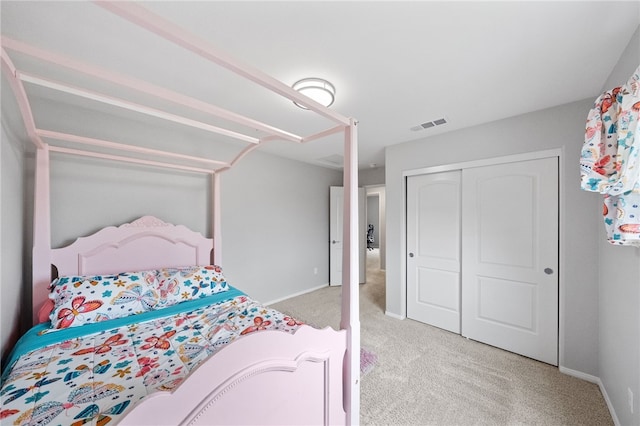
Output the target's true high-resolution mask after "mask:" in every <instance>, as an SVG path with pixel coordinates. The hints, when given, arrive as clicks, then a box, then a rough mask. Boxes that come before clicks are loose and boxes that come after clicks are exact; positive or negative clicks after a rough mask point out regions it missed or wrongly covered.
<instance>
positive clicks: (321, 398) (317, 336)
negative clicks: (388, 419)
mask: <svg viewBox="0 0 640 426" xmlns="http://www.w3.org/2000/svg"><path fill="white" fill-rule="evenodd" d="M345 350H346V332H345V331H344V330H340V331H335V330H333V329H331V328H325V329H323V330H317V329H314V328H312V327H309V326H303V327H301V328H300V329H299V330H298V331H297V332H296V333H295V334H293V335H292V334H288V333H283V332H280V331H264V332H259V333H254V334H252V335H248V336H244V337H242V338H240V339H238V340H236V341H235V342H233V343H231V344H230V345H228V346H227V347H225V348H224V349H222V350H221V351H220V352H218V353H217V354H216V355H214V356H213V357H212V358H211V359H209V360H208V361H206V362H205V363H203V364H202V365H201V366H200V367H198V368H197V369H196V370H195V371H194V372H193V373H192V374H191V375H190V376H189V377H188V378H187V379H186V380H185V381H184V382H183V383H182V384H181V385H180V386H179V387H178V388H177V389H175V390H174V391H173V392H171V393H170V392H157V393H154V394H152V395H149V396H148V397H146V398H144V399H143V400H141V401H140V402H139V403H138V404H137V405H136V406H135V407H134V408H133V410H132V411H130V412H129V414H128V415H127V416H126V417H124V418H123V419H122V421H121V422H120V424H121V425H136V426H137V425H258V424H259V425H316V424H317V425H320V424H322V425H328V424H332V425H333V424H346V413H345V410H344V408H343V380H342V375H343V362H344V359H345Z"/></svg>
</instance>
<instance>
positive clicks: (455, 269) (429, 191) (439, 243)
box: [407, 170, 461, 333]
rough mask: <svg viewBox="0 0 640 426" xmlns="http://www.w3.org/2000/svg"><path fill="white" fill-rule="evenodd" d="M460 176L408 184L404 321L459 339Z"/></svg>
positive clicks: (434, 176)
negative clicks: (428, 326) (421, 324)
mask: <svg viewBox="0 0 640 426" xmlns="http://www.w3.org/2000/svg"><path fill="white" fill-rule="evenodd" d="M460 176H461V173H460V171H459V170H457V171H452V172H445V173H433V174H428V175H420V176H411V177H408V178H407V317H409V318H411V319H415V320H417V321H421V322H424V323H426V324H430V325H434V326H436V327H440V328H443V329H445V330H449V331H452V332H454V333H460V263H461V262H460V216H461V212H460Z"/></svg>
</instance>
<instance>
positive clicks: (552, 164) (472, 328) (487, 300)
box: [462, 158, 558, 365]
mask: <svg viewBox="0 0 640 426" xmlns="http://www.w3.org/2000/svg"><path fill="white" fill-rule="evenodd" d="M462 180H463V185H462V205H463V210H462V229H463V233H462V335H463V336H465V337H468V338H470V339H474V340H478V341H481V342H484V343H488V344H490V345H493V346H497V347H499V348H503V349H506V350H509V351H512V352H516V353H519V354H522V355H525V356H528V357H530V358H534V359H537V360H540V361H544V362H547V363H549V364H553V365H557V364H558V347H557V344H558V274H557V270H558V161H557V158H543V159H539V160H531V161H522V162H517V163H507V164H499V165H493V166H488V167H478V168H470V169H464V170H463V171H462Z"/></svg>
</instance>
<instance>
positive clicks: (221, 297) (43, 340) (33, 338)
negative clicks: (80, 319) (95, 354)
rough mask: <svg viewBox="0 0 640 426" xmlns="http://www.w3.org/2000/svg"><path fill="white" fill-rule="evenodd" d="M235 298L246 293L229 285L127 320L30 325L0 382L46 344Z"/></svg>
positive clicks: (9, 360)
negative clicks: (59, 326) (20, 360)
mask: <svg viewBox="0 0 640 426" xmlns="http://www.w3.org/2000/svg"><path fill="white" fill-rule="evenodd" d="M238 296H246V294H245V293H243V292H242V291H240V290H238V289H237V288H234V287H231V286H229V290H228V291H223V292H220V293H216V294H213V295H211V296H207V297H201V298H198V299H195V300H189V301H187V302H181V303H177V304H175V305H172V306H168V307H166V308H162V309H158V310H156V311H148V312H143V313H141V314H137V315H131V316H128V317H123V318H116V319H112V320H108V321H102V322H96V323H93V324H86V325H83V326H80V327H71V328H65V329H62V330H58V331H52V332H50V333H46V334H42V335H38V333H40V332H42V331H43V330H46V329H48V328H50V327H51V322H50V321H47V322H43V323H41V324H38V325H35V326H33V327H32V328H31V329H30V330H29V331H27V332H26V333H25V334H24V335H23V336H22V337H21V338H20V339H19V340H18V342H17V343H16V345H15V347H14V348H13V350H12V351H11V354H10V355H9V358H7V362H6V363H5V365H4V366H3V372H2V382H4V379H5V375H6V373H7V372H8V371H10V370H11V368H10V366H13V363H14V362H15V361H16V360H17V359H18V358H20V357H21V356H22V355H24V354H25V353H27V352H31V351H34V350H36V349H40V348H43V347H45V346H49V345H55V344H56V343H60V342H64V341H65V340H70V339H75V338H78V337H82V336H85V335H89V334H94V333H99V332H101V331H105V330H111V329H115V328H120V327H123V326H127V325H130V324H135V323H141V322H146V321H151V320H154V319H158V318H163V317H169V316H172V315H176V314H179V313H182V312H191V311H195V310H196V309H200V308H203V307H205V306H209V305H214V304H216V303H220V302H226V301H227V300H231V299H233V298H235V297H238Z"/></svg>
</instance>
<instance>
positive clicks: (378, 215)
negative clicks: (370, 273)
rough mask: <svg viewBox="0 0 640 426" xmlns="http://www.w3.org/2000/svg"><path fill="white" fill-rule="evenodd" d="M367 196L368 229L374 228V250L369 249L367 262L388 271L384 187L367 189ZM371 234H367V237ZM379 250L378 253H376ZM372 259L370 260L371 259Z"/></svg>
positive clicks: (375, 186) (369, 187) (373, 186)
mask: <svg viewBox="0 0 640 426" xmlns="http://www.w3.org/2000/svg"><path fill="white" fill-rule="evenodd" d="M365 191H366V196H367V228H368V227H369V225H372V226H373V239H374V241H373V244H372V249H373V250H369V249H367V253H366V256H367V262H369V260H372V261H373V262H376V263H377V264H376V266H377V268H379V269H380V270H382V271H384V270H385V269H386V253H387V251H386V247H385V246H386V236H387V231H386V207H385V206H386V197H385V186H384V185H372V186H366V187H365ZM368 235H369V233H368V232H367V236H368ZM376 249H377V252H375V253H374V251H375V250H376ZM370 257H371V258H372V259H369V258H370Z"/></svg>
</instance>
